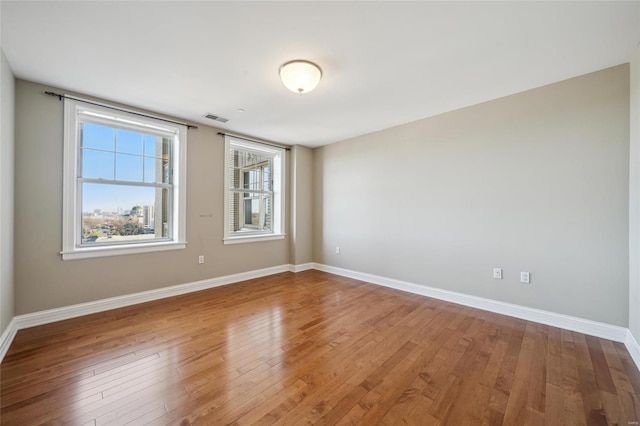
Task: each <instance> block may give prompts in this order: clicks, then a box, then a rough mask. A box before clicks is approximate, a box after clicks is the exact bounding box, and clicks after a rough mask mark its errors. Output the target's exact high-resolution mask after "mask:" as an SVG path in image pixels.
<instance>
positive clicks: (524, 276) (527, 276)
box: [520, 272, 531, 284]
mask: <svg viewBox="0 0 640 426" xmlns="http://www.w3.org/2000/svg"><path fill="white" fill-rule="evenodd" d="M530 278H531V277H530V274H529V273H528V272H520V282H521V283H524V284H529V282H530V281H529V280H530Z"/></svg>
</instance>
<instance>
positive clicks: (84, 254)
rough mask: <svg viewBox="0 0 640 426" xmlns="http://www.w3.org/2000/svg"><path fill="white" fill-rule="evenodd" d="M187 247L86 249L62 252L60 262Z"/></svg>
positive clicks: (166, 245) (160, 246) (174, 244)
mask: <svg viewBox="0 0 640 426" xmlns="http://www.w3.org/2000/svg"><path fill="white" fill-rule="evenodd" d="M186 246H187V243H186V242H181V243H176V242H169V243H166V242H165V243H148V244H144V245H136V246H131V245H129V246H117V247H88V248H81V249H75V250H73V251H63V252H61V253H60V254H61V255H62V260H75V259H89V258H92V257H106V256H121V255H126V254H137V253H149V252H154V251H166V250H181V249H183V248H185V247H186Z"/></svg>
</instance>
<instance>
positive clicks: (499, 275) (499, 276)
mask: <svg viewBox="0 0 640 426" xmlns="http://www.w3.org/2000/svg"><path fill="white" fill-rule="evenodd" d="M493 278H494V279H496V280H501V279H502V268H493Z"/></svg>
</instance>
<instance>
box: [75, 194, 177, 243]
mask: <svg viewBox="0 0 640 426" xmlns="http://www.w3.org/2000/svg"><path fill="white" fill-rule="evenodd" d="M81 191H82V244H83V245H91V244H96V243H111V242H113V243H117V242H126V241H137V240H151V239H157V238H167V237H168V235H169V232H168V226H167V217H168V215H167V212H168V211H169V207H168V206H169V192H168V191H167V190H166V189H160V188H144V187H136V186H124V185H107V184H97V183H83V184H82V188H81Z"/></svg>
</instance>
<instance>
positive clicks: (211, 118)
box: [204, 114, 229, 123]
mask: <svg viewBox="0 0 640 426" xmlns="http://www.w3.org/2000/svg"><path fill="white" fill-rule="evenodd" d="M204 118H208V119H209V120H215V121H219V122H221V123H226V122H227V121H229V119H228V118H224V117H220V116H218V115H215V114H205V116H204Z"/></svg>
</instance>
